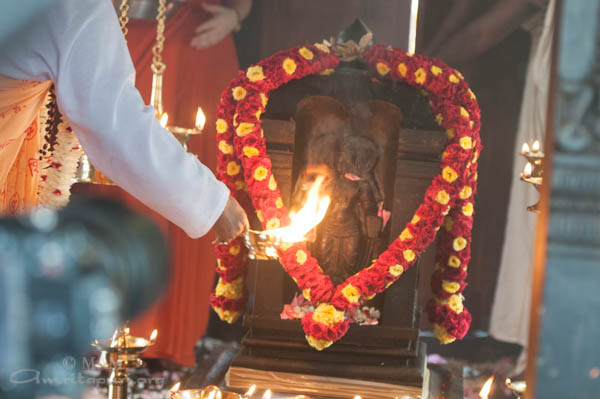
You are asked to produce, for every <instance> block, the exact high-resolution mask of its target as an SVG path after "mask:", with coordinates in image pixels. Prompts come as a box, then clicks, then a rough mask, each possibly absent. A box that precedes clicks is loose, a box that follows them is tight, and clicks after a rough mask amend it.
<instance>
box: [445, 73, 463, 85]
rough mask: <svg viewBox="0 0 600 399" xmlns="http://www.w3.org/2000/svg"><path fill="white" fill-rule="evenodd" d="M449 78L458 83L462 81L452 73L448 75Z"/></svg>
mask: <svg viewBox="0 0 600 399" xmlns="http://www.w3.org/2000/svg"><path fill="white" fill-rule="evenodd" d="M448 80H449V81H450V82H452V83H458V82H460V80H458V78H457V77H456V75H454V74H452V75H450V76H448Z"/></svg>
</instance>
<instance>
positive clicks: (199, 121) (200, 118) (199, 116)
mask: <svg viewBox="0 0 600 399" xmlns="http://www.w3.org/2000/svg"><path fill="white" fill-rule="evenodd" d="M204 125H206V116H205V115H204V111H202V107H198V112H196V128H197V129H198V130H203V129H204Z"/></svg>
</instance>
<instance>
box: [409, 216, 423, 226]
mask: <svg viewBox="0 0 600 399" xmlns="http://www.w3.org/2000/svg"><path fill="white" fill-rule="evenodd" d="M420 220H421V217H420V216H419V215H414V216H413V217H412V219H411V220H410V222H411V223H412V224H417V223H419V221H420Z"/></svg>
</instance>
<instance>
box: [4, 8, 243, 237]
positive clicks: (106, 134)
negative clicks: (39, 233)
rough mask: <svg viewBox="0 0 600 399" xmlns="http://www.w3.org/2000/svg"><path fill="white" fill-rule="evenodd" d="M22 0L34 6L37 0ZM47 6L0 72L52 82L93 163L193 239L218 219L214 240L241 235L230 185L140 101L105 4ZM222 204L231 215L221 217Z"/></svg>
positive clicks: (112, 14)
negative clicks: (215, 173) (192, 152)
mask: <svg viewBox="0 0 600 399" xmlns="http://www.w3.org/2000/svg"><path fill="white" fill-rule="evenodd" d="M21 1H22V3H24V4H25V6H30V7H34V6H33V5H32V4H34V3H35V1H38V0H21ZM9 3H10V0H9ZM50 4H51V5H50V6H49V7H48V8H47V9H46V10H45V12H43V13H41V14H39V16H38V17H37V19H36V20H35V21H33V23H32V24H31V25H29V26H28V27H27V29H26V31H25V32H24V33H23V34H22V35H20V36H19V37H20V39H16V40H20V42H19V43H18V44H17V45H16V46H13V47H12V51H9V52H8V53H4V54H3V57H7V58H6V59H5V60H0V73H4V74H6V75H8V76H12V77H15V78H19V79H29V80H48V79H50V80H52V81H53V82H54V83H55V85H56V95H57V101H58V106H59V109H60V111H61V112H62V113H63V114H64V115H65V116H66V117H67V118H68V120H69V121H70V123H71V126H72V127H73V130H74V132H75V133H76V135H77V137H78V139H79V141H80V143H81V145H82V147H83V149H84V151H85V152H86V154H87V155H88V157H89V159H90V161H91V162H92V163H93V164H94V166H96V167H97V168H98V169H99V170H101V171H102V172H103V173H104V174H106V175H107V176H108V177H109V178H110V179H111V180H113V181H114V182H115V183H117V184H118V185H120V186H121V187H123V188H124V189H125V190H126V191H128V192H129V193H131V194H132V195H133V196H135V197H136V198H138V199H139V200H140V201H142V202H143V203H144V204H146V205H147V206H149V207H150V208H152V209H153V210H155V211H157V212H158V213H160V214H161V215H163V216H165V217H166V218H167V219H169V220H171V221H172V222H173V223H175V224H176V225H178V226H180V227H181V228H182V229H183V230H185V231H186V233H187V234H188V235H190V236H191V237H199V236H202V235H204V234H206V233H207V232H208V231H209V230H210V228H211V227H212V226H213V225H214V224H215V222H216V221H217V220H218V219H219V220H220V223H221V226H219V229H215V230H219V232H220V237H218V238H219V239H221V240H228V239H231V238H232V236H227V237H224V236H223V235H231V234H235V233H239V232H241V229H243V225H244V223H245V214H244V213H243V211H241V213H240V209H238V208H239V206H238V207H237V208H236V207H235V206H231V205H230V206H228V207H227V208H226V204H227V203H228V200H229V190H228V189H227V187H226V186H225V185H224V184H223V183H221V182H219V181H218V180H217V179H216V178H215V177H214V175H213V174H212V172H211V171H210V170H209V169H208V168H207V167H206V166H204V165H202V164H201V163H200V162H199V161H198V159H197V158H196V157H195V156H194V155H192V154H189V153H187V152H185V150H184V149H183V148H182V146H181V145H180V144H179V142H178V141H177V140H176V139H175V137H173V135H172V134H171V133H169V132H168V131H167V130H165V129H163V128H162V127H160V125H159V123H158V121H157V120H156V118H155V117H154V109H153V108H152V107H150V106H146V105H144V103H143V100H142V98H141V96H140V94H139V92H138V90H137V89H136V88H135V86H134V79H135V70H134V68H133V64H132V62H131V58H130V56H129V52H128V50H127V46H126V44H125V40H124V38H123V34H122V33H121V30H120V28H119V25H118V22H117V18H116V16H115V12H114V10H113V8H112V4H111V3H110V1H108V0H56V1H53V2H51V3H50ZM0 11H1V10H0ZM234 201H235V200H234ZM224 209H228V212H230V213H233V214H234V215H233V216H232V215H225V216H223V217H221V216H222V213H223V210H224Z"/></svg>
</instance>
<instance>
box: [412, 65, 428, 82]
mask: <svg viewBox="0 0 600 399" xmlns="http://www.w3.org/2000/svg"><path fill="white" fill-rule="evenodd" d="M425 80H427V72H425V70H424V69H423V68H419V69H417V70H416V72H415V82H417V83H418V84H420V85H422V84H423V83H425Z"/></svg>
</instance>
